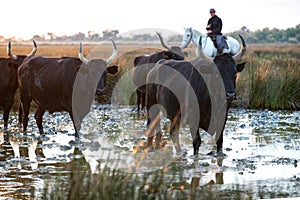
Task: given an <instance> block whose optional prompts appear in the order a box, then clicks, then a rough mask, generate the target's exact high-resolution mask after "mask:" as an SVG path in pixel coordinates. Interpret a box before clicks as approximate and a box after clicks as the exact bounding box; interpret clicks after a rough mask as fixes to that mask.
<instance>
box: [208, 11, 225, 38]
mask: <svg viewBox="0 0 300 200" xmlns="http://www.w3.org/2000/svg"><path fill="white" fill-rule="evenodd" d="M208 24H211V27H210V28H206V29H207V30H211V31H212V33H213V34H214V35H222V33H221V30H222V20H221V18H219V17H218V16H217V15H215V16H213V17H211V18H210V19H209V20H208V22H207V25H208Z"/></svg>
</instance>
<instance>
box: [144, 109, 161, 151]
mask: <svg viewBox="0 0 300 200" xmlns="http://www.w3.org/2000/svg"><path fill="white" fill-rule="evenodd" d="M154 109H155V108H154ZM155 113H156V114H154V113H153V109H151V111H150V117H149V118H148V121H147V132H146V135H147V136H148V141H147V144H148V147H150V148H152V147H153V139H154V137H155V144H156V147H158V146H159V144H160V138H161V127H160V117H161V116H160V112H159V110H158V112H155Z"/></svg>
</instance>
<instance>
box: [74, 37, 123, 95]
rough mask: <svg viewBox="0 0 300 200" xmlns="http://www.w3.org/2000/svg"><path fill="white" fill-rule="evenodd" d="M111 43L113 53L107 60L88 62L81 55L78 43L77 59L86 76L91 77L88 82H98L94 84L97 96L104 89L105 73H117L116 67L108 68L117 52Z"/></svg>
mask: <svg viewBox="0 0 300 200" xmlns="http://www.w3.org/2000/svg"><path fill="white" fill-rule="evenodd" d="M111 41H112V43H113V46H114V50H113V53H112V54H111V56H110V57H109V58H107V59H106V60H102V59H92V60H88V59H87V58H85V57H84V56H83V54H82V44H81V43H80V47H79V53H78V55H79V59H80V60H81V62H82V63H83V65H82V67H84V68H85V69H87V70H85V71H87V72H88V74H89V75H90V76H91V77H90V79H89V81H94V80H98V82H97V84H96V85H97V86H96V93H97V94H102V93H103V92H104V91H105V89H106V88H105V82H106V75H107V73H109V74H116V73H117V72H118V66H111V67H108V65H109V64H110V63H111V62H112V61H113V59H114V58H115V57H116V55H117V52H118V51H117V46H116V44H115V42H114V41H113V40H111ZM81 71H82V69H81ZM100 76H101V77H100ZM91 84H93V83H91Z"/></svg>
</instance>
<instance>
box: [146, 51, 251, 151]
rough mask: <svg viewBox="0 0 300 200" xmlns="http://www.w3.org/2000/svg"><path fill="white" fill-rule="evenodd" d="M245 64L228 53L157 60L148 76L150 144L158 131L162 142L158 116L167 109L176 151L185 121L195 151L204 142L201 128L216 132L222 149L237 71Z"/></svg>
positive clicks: (211, 132)
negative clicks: (209, 59) (178, 59)
mask: <svg viewBox="0 0 300 200" xmlns="http://www.w3.org/2000/svg"><path fill="white" fill-rule="evenodd" d="M244 67H245V62H243V63H240V64H237V65H236V64H235V61H234V59H233V58H232V56H230V55H227V54H225V55H220V56H216V57H215V59H214V63H213V62H211V61H204V60H199V59H196V60H194V61H191V62H188V61H173V60H162V61H160V62H159V63H157V64H156V66H155V68H153V69H152V70H151V71H150V73H149V74H148V76H147V91H146V106H147V112H148V115H149V119H148V126H149V127H148V131H147V135H148V145H149V146H151V145H152V140H153V138H154V135H155V134H156V137H157V138H156V142H157V144H158V143H159V142H160V137H161V134H160V127H159V118H160V116H161V115H162V113H164V115H165V116H166V117H167V118H168V119H170V120H171V127H170V136H171V137H172V141H173V144H174V146H175V148H176V151H177V152H180V151H181V149H180V145H179V137H178V130H179V128H180V125H183V124H189V127H190V132H191V135H192V139H193V148H194V154H195V155H197V154H198V151H199V147H200V145H201V138H200V135H199V128H202V129H203V130H205V131H207V132H208V133H209V134H211V135H215V137H216V141H217V151H218V152H222V145H223V130H224V127H225V123H226V120H227V113H228V109H229V106H230V102H231V101H232V100H233V99H234V97H235V81H236V75H237V72H241V71H242V70H243V68H244ZM158 105H159V106H158Z"/></svg>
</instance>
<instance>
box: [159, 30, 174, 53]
mask: <svg viewBox="0 0 300 200" xmlns="http://www.w3.org/2000/svg"><path fill="white" fill-rule="evenodd" d="M156 34H157V35H158V37H159V40H160V43H161V45H162V46H163V47H164V48H166V49H168V50H169V51H172V49H171V47H169V46H168V45H166V44H165V42H164V40H163V38H162V36H161V35H160V33H159V32H157V31H156Z"/></svg>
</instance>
